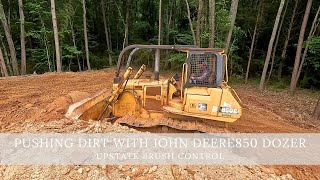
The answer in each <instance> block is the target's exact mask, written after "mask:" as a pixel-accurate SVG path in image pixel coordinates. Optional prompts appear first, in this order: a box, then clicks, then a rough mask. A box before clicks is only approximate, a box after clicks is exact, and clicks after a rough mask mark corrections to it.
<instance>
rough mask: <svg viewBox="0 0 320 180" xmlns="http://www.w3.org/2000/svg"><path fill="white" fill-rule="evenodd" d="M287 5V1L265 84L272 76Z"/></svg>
mask: <svg viewBox="0 0 320 180" xmlns="http://www.w3.org/2000/svg"><path fill="white" fill-rule="evenodd" d="M288 4H289V0H287V2H286V6H285V8H284V12H283V15H282V19H281V22H280V25H279V29H278V33H277V38H276V42H275V44H274V46H273V52H272V61H271V67H270V71H269V75H268V79H267V82H266V84H268V82H269V80H270V78H271V75H272V71H273V66H274V61H275V58H276V52H277V47H278V42H279V37H280V34H281V30H282V25H283V21H284V19H285V18H286V13H287V8H288Z"/></svg>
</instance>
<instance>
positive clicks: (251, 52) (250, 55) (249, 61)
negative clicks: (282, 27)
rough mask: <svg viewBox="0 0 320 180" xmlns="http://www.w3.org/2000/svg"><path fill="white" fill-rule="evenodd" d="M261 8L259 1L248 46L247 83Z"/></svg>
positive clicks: (246, 81)
mask: <svg viewBox="0 0 320 180" xmlns="http://www.w3.org/2000/svg"><path fill="white" fill-rule="evenodd" d="M261 9H262V2H260V4H259V8H258V13H257V17H256V23H255V25H254V30H253V36H252V41H251V46H250V52H249V59H248V65H247V71H246V78H245V83H246V84H247V83H248V78H249V72H250V66H251V61H252V58H253V54H254V51H253V49H254V47H255V46H254V45H255V44H256V36H257V29H258V25H259V19H260V16H261V14H262V13H261Z"/></svg>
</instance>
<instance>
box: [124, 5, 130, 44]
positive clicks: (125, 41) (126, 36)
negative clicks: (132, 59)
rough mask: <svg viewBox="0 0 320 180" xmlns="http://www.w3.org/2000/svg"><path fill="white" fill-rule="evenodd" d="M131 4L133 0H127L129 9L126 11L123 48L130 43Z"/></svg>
mask: <svg viewBox="0 0 320 180" xmlns="http://www.w3.org/2000/svg"><path fill="white" fill-rule="evenodd" d="M130 4H131V0H127V5H126V7H127V11H126V23H125V27H124V28H125V29H124V39H123V45H122V48H123V49H124V48H125V47H127V46H128V44H129V38H128V36H129V15H130Z"/></svg>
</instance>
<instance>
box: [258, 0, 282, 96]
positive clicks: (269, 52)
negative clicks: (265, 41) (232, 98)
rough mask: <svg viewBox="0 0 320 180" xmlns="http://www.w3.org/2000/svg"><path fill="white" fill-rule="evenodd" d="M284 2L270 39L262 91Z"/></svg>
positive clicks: (260, 87) (262, 86)
mask: <svg viewBox="0 0 320 180" xmlns="http://www.w3.org/2000/svg"><path fill="white" fill-rule="evenodd" d="M284 2H285V0H281V2H280V6H279V9H278V13H277V16H276V20H275V22H274V26H273V30H272V34H271V38H270V41H269V46H268V52H267V57H266V60H265V62H264V67H263V71H262V75H261V80H260V85H259V89H260V90H263V89H264V82H265V80H266V75H267V71H268V66H269V62H270V57H271V52H272V47H273V42H274V39H275V36H276V33H277V29H278V26H279V21H280V17H281V13H282V9H283V6H284Z"/></svg>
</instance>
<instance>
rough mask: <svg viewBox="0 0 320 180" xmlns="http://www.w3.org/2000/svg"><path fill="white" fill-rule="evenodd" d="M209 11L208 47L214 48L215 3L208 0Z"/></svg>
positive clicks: (213, 0)
mask: <svg viewBox="0 0 320 180" xmlns="http://www.w3.org/2000/svg"><path fill="white" fill-rule="evenodd" d="M209 10H210V18H209V19H210V43H209V47H210V48H214V39H215V23H216V22H215V21H216V20H215V19H216V1H215V0H209Z"/></svg>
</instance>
